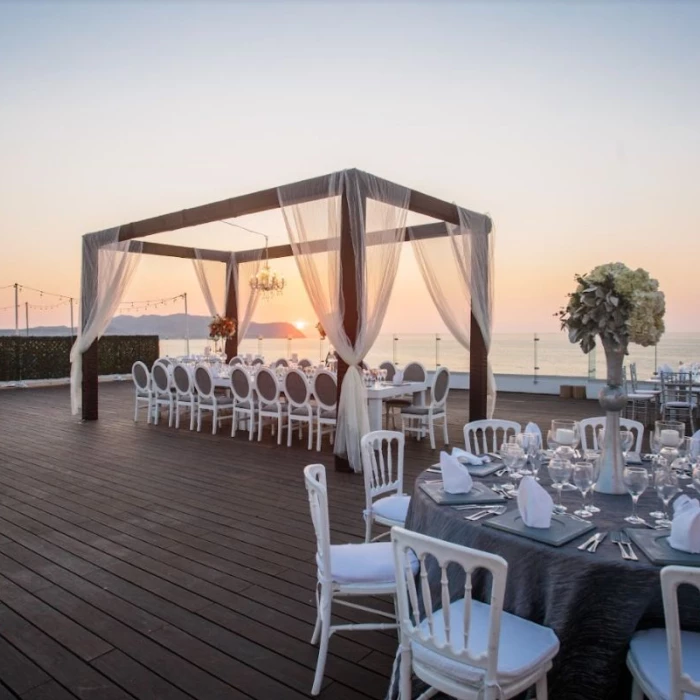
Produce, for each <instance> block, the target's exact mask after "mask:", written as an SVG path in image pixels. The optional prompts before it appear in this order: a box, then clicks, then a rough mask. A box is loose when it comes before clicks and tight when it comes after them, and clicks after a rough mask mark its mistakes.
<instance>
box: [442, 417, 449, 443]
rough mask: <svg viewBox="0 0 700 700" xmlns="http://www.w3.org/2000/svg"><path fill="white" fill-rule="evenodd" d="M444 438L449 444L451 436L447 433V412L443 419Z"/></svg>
mask: <svg viewBox="0 0 700 700" xmlns="http://www.w3.org/2000/svg"><path fill="white" fill-rule="evenodd" d="M442 439H443V440H444V442H445V444H446V445H447V444H449V442H450V438H449V436H448V435H447V413H445V417H444V418H443V419H442Z"/></svg>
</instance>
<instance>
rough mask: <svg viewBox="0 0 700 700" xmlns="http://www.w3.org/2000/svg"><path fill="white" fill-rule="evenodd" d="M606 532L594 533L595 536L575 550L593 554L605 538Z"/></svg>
mask: <svg viewBox="0 0 700 700" xmlns="http://www.w3.org/2000/svg"><path fill="white" fill-rule="evenodd" d="M607 534H608V533H607V532H596V533H595V535H593V536H592V537H589V538H588V539H587V540H586V541H585V542H584V543H583V544H580V545H579V546H578V548H577V549H580V550H581V551H584V550H585V551H587V552H595V550H596V549H598V545H599V544H600V543H601V542H602V541H603V540H604V539H605V538H606V536H607Z"/></svg>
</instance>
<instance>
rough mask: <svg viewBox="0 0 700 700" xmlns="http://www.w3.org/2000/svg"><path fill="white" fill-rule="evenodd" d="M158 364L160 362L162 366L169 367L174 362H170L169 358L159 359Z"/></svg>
mask: <svg viewBox="0 0 700 700" xmlns="http://www.w3.org/2000/svg"><path fill="white" fill-rule="evenodd" d="M156 362H160V363H161V364H162V365H165V366H166V367H169V366H170V365H171V364H172V361H171V360H170V358H169V357H159V358H158V359H157V360H156Z"/></svg>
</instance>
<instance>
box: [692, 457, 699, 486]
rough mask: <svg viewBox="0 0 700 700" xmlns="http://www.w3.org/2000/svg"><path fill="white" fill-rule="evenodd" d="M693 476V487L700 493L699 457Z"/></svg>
mask: <svg viewBox="0 0 700 700" xmlns="http://www.w3.org/2000/svg"><path fill="white" fill-rule="evenodd" d="M692 478H693V487H694V488H695V490H696V491H697V492H698V493H700V459H698V461H697V462H696V463H695V466H694V467H693V472H692Z"/></svg>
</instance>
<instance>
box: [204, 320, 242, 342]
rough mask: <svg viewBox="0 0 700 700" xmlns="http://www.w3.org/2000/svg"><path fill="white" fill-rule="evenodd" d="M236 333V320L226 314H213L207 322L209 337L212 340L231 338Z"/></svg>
mask: <svg viewBox="0 0 700 700" xmlns="http://www.w3.org/2000/svg"><path fill="white" fill-rule="evenodd" d="M234 335H236V322H235V321H234V320H233V319H230V318H228V317H227V316H214V318H213V320H212V321H211V323H210V324H209V337H210V338H214V340H219V339H221V340H223V339H226V338H233V336H234Z"/></svg>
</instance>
